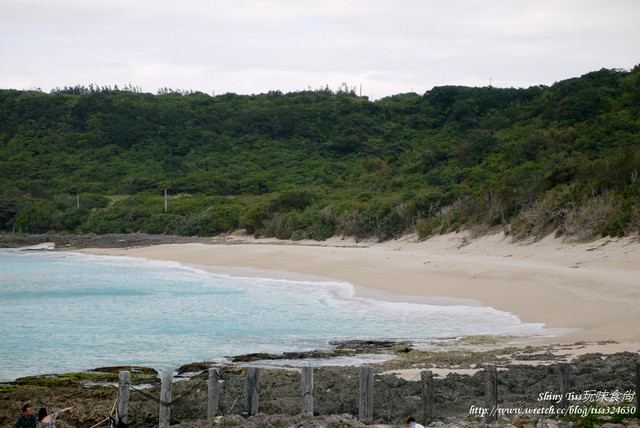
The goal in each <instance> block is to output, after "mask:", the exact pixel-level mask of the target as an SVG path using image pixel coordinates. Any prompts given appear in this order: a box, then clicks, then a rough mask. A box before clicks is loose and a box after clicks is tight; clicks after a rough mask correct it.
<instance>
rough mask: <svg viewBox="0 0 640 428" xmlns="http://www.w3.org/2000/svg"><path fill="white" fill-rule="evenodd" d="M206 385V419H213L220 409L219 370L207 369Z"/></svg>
mask: <svg viewBox="0 0 640 428" xmlns="http://www.w3.org/2000/svg"><path fill="white" fill-rule="evenodd" d="M208 385H209V400H208V403H207V419H213V418H215V417H216V416H218V412H219V410H220V370H218V369H209V379H208Z"/></svg>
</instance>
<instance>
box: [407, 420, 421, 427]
mask: <svg viewBox="0 0 640 428" xmlns="http://www.w3.org/2000/svg"><path fill="white" fill-rule="evenodd" d="M407 426H408V427H409V428H424V425H422V424H419V423H417V422H416V420H415V419H414V418H409V419H407Z"/></svg>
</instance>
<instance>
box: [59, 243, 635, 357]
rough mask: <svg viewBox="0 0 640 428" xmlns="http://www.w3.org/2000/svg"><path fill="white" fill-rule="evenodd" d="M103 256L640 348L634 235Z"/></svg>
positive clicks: (148, 249)
mask: <svg viewBox="0 0 640 428" xmlns="http://www.w3.org/2000/svg"><path fill="white" fill-rule="evenodd" d="M69 250H73V251H80V252H88V253H93V254H103V255H118V256H130V257H139V258H146V259H152V260H164V261H175V262H179V263H181V264H184V265H187V266H192V267H196V268H200V269H204V270H207V271H209V272H213V273H218V274H228V275H233V276H251V275H254V276H260V277H264V276H265V275H267V277H269V278H281V279H294V280H313V281H318V280H325V281H338V282H348V283H350V284H352V285H353V286H354V287H355V290H356V293H357V295H359V296H361V297H366V298H373V299H376V300H383V301H401V302H416V301H419V302H420V303H431V304H438V305H450V304H464V305H467V306H472V305H482V306H489V307H492V308H494V309H496V310H500V311H504V312H508V313H511V314H514V315H516V316H517V317H518V318H519V319H520V320H521V321H523V322H527V323H543V324H545V328H546V329H549V330H547V331H550V332H553V334H555V335H554V336H552V337H535V338H525V339H524V340H520V341H519V342H520V343H519V344H521V345H522V344H525V345H526V344H532V345H536V344H551V343H557V344H572V343H575V342H607V343H611V342H617V343H618V345H617V346H615V347H614V348H616V350H618V351H624V350H628V351H632V352H638V350H639V349H640V330H639V329H638V328H637V324H638V322H639V321H640V280H638V278H640V244H638V243H637V242H636V241H633V240H631V239H601V240H598V241H594V242H589V243H566V242H563V241H561V240H559V239H556V238H552V237H547V238H545V239H542V240H540V241H537V242H533V243H524V244H523V243H514V242H512V241H511V240H510V239H509V238H508V237H505V236H504V235H502V234H495V235H488V236H484V237H480V238H472V237H470V235H468V234H466V233H458V234H450V235H441V236H436V237H433V238H430V239H428V240H425V241H418V240H416V239H415V238H414V237H412V236H405V237H402V238H400V239H397V240H393V241H387V242H383V243H378V242H357V241H355V240H353V239H341V238H331V239H329V240H327V241H322V242H317V241H295V242H292V241H280V240H277V239H272V238H258V239H255V238H253V237H250V236H246V235H241V234H233V235H230V236H226V237H215V238H208V239H203V238H200V239H199V240H198V241H197V242H193V241H192V242H186V243H168V244H163V243H159V244H152V245H145V244H144V242H143V243H142V245H135V244H134V246H126V245H120V246H119V248H105V247H101V248H81V249H73V248H69Z"/></svg>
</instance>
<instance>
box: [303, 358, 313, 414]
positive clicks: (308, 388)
mask: <svg viewBox="0 0 640 428" xmlns="http://www.w3.org/2000/svg"><path fill="white" fill-rule="evenodd" d="M300 390H301V392H302V414H303V415H310V416H313V367H303V368H302V372H301V373H300Z"/></svg>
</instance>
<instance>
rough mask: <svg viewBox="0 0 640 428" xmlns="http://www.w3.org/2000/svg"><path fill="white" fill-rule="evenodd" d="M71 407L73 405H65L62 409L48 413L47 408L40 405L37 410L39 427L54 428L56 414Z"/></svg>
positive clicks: (58, 414)
mask: <svg viewBox="0 0 640 428" xmlns="http://www.w3.org/2000/svg"><path fill="white" fill-rule="evenodd" d="M71 409H73V407H67V408H64V409H62V410H58V411H57V412H55V413H51V414H48V413H47V409H45V408H44V407H42V408H41V409H40V410H39V411H38V420H39V421H40V428H56V419H58V416H60V415H61V414H62V413H64V412H66V411H67V410H71ZM34 427H35V425H34Z"/></svg>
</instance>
